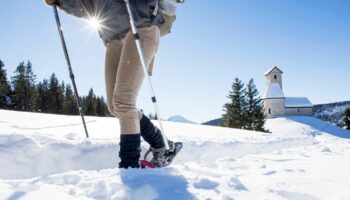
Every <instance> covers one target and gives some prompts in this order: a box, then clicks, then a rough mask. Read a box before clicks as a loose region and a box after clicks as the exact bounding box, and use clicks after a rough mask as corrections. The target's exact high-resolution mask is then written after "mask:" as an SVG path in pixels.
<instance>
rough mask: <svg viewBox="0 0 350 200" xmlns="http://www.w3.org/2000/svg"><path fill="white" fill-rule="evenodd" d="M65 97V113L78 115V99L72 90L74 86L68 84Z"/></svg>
mask: <svg viewBox="0 0 350 200" xmlns="http://www.w3.org/2000/svg"><path fill="white" fill-rule="evenodd" d="M64 96H65V99H64V103H63V113H64V114H67V115H78V114H79V109H78V104H77V100H76V99H75V96H74V94H73V91H72V87H71V86H70V85H69V84H68V85H67V86H66V91H65V95H64Z"/></svg>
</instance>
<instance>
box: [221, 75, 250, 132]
mask: <svg viewBox="0 0 350 200" xmlns="http://www.w3.org/2000/svg"><path fill="white" fill-rule="evenodd" d="M228 98H229V99H230V102H229V103H226V104H225V105H224V112H225V114H224V115H223V119H224V126H225V127H231V128H244V127H245V125H246V122H245V116H244V111H245V108H246V102H245V89H244V84H243V83H242V81H241V80H239V79H238V78H236V79H235V81H234V83H233V84H232V91H230V93H229V96H228Z"/></svg>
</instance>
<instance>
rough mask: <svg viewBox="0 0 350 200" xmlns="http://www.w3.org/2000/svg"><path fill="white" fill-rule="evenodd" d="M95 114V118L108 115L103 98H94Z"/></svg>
mask: <svg viewBox="0 0 350 200" xmlns="http://www.w3.org/2000/svg"><path fill="white" fill-rule="evenodd" d="M96 113H97V116H107V115H108V108H107V104H106V102H105V100H104V98H103V97H97V98H96Z"/></svg>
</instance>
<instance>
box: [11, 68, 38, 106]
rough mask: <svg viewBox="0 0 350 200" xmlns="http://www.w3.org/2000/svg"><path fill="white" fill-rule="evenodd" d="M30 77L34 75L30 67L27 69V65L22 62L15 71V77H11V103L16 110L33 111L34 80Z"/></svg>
mask: <svg viewBox="0 0 350 200" xmlns="http://www.w3.org/2000/svg"><path fill="white" fill-rule="evenodd" d="M32 75H34V73H33V72H32V70H31V66H30V67H28V64H27V66H26V65H25V64H24V62H21V63H20V64H19V65H18V66H17V68H16V70H15V76H13V77H12V87H13V93H14V94H13V101H14V103H15V108H17V109H18V110H25V111H32V110H34V105H35V102H34V99H35V96H34V94H33V86H34V81H35V79H34V78H33V77H32Z"/></svg>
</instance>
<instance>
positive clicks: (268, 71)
mask: <svg viewBox="0 0 350 200" xmlns="http://www.w3.org/2000/svg"><path fill="white" fill-rule="evenodd" d="M274 69H277V70H278V71H280V72H281V74H282V73H283V72H282V70H280V69H279V68H278V67H276V66H275V67H272V68H270V69H269V70H267V72H266V73H265V74H264V75H265V76H267V75H268V74H270V73H271V72H272V71H273V70H274Z"/></svg>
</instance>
